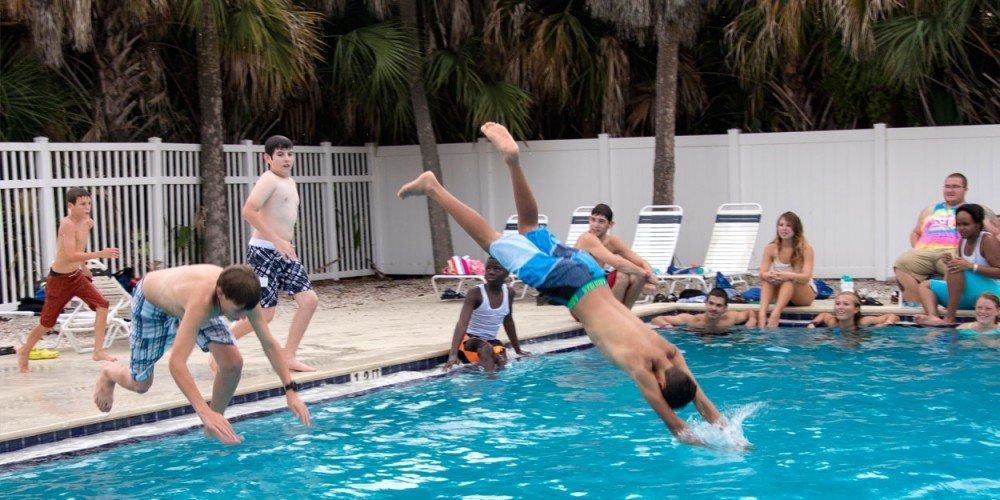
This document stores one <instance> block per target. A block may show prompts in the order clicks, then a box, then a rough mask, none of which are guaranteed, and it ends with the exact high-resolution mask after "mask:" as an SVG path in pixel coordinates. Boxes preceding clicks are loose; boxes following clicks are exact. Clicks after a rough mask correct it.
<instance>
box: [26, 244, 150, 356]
mask: <svg viewBox="0 0 1000 500" xmlns="http://www.w3.org/2000/svg"><path fill="white" fill-rule="evenodd" d="M87 267H88V268H89V269H90V270H91V272H92V273H93V275H94V278H93V281H94V287H96V288H97V290H98V291H99V292H101V295H103V296H104V298H105V299H107V301H108V321H107V327H106V329H105V335H104V347H105V348H107V347H109V346H111V344H112V343H113V342H114V341H115V340H116V339H118V338H123V337H124V338H128V335H129V321H130V320H131V319H132V307H131V303H132V296H131V295H129V293H128V292H126V291H125V289H124V288H122V286H121V284H120V283H118V280H116V279H115V277H114V276H112V275H111V273H110V272H108V268H107V266H105V265H104V263H102V262H101V261H99V260H93V259H92V260H88V261H87ZM69 307H71V310H70V312H68V313H63V314H60V315H59V318H58V319H56V325H55V327H54V328H53V331H56V332H58V333H59V336H58V337H56V340H55V344H54V346H53V348H54V349H58V348H59V345H60V344H62V341H63V340H66V341H67V342H69V344H70V346H71V347H72V348H73V350H74V351H76V352H77V353H85V352H91V351H93V350H94V348H93V347H86V346H84V344H83V343H82V342H81V341H80V339H78V338H77V336H76V334H77V333H87V332H92V331H94V322H95V321H96V319H97V313H96V312H94V311H92V310H91V309H90V308H89V307H87V304H85V303H84V302H83V301H82V300H79V299H74V300H73V301H72V302H70V306H69ZM26 333H27V332H23V331H22V332H18V338H19V339H20V341H21V343H22V344H23V343H24V342H25V340H27V335H26Z"/></svg>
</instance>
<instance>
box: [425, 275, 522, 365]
mask: <svg viewBox="0 0 1000 500" xmlns="http://www.w3.org/2000/svg"><path fill="white" fill-rule="evenodd" d="M509 274H510V273H509V272H507V270H506V269H504V267H503V266H502V265H500V262H498V261H497V260H496V259H494V258H492V257H490V258H489V260H487V261H486V284H485V285H479V286H478V287H476V288H473V289H472V290H470V291H469V294H468V295H466V296H465V303H464V304H462V312H461V313H460V314H459V315H458V323H456V324H455V335H454V336H453V337H452V339H451V351H450V352H449V353H448V361H447V362H446V363H445V365H444V369H445V371H447V370H449V369H451V367H452V366H455V365H456V364H458V362H459V360H460V359H461V360H462V361H465V362H467V363H476V362H478V363H479V365H480V366H482V367H483V369H484V370H486V373H492V372H493V371H495V370H498V369H500V368H503V366H504V365H505V364H506V363H507V351H506V349H504V346H503V342H500V340H498V339H497V334H498V333H499V332H500V325H503V329H504V331H505V332H507V338H508V339H510V345H511V347H513V348H514V352H516V353H518V354H520V355H521V356H525V355H527V354H528V353H527V352H525V351H522V350H521V344H520V343H519V342H518V341H517V331H516V329H515V328H514V315H513V311H512V309H511V305H512V297H511V293H510V287H508V286H507V285H506V284H505V281H506V280H507V276H508V275H509ZM463 358H464V359H463Z"/></svg>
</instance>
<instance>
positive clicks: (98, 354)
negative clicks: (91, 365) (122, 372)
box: [91, 349, 118, 363]
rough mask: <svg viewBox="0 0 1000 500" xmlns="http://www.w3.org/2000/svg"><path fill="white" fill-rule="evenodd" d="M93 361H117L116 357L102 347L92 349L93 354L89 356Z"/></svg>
mask: <svg viewBox="0 0 1000 500" xmlns="http://www.w3.org/2000/svg"><path fill="white" fill-rule="evenodd" d="M91 358H93V360H94V361H111V362H112V363H113V362H115V361H118V358H116V357H114V356H112V355H110V354H108V353H107V352H106V351H105V350H104V349H101V350H99V351H98V350H97V349H94V355H93V356H91Z"/></svg>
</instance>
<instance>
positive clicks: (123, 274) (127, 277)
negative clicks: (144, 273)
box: [112, 266, 135, 294]
mask: <svg viewBox="0 0 1000 500" xmlns="http://www.w3.org/2000/svg"><path fill="white" fill-rule="evenodd" d="M112 276H114V277H115V279H116V280H118V283H119V284H121V286H122V288H124V289H125V291H126V292H128V293H129V294H131V293H132V289H133V288H135V286H134V285H133V284H132V280H133V279H135V268H134V267H132V266H129V267H123V268H121V269H120V270H119V271H118V272H116V273H114V274H112Z"/></svg>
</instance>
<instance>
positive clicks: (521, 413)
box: [0, 328, 1000, 498]
mask: <svg viewBox="0 0 1000 500" xmlns="http://www.w3.org/2000/svg"><path fill="white" fill-rule="evenodd" d="M664 335H665V336H667V337H668V338H669V339H670V340H671V341H673V342H674V343H676V344H677V345H678V346H679V347H681V348H682V349H683V350H684V351H685V353H686V354H685V355H686V358H687V361H688V364H689V365H690V366H691V368H692V369H693V371H694V373H695V375H696V376H697V377H698V380H699V382H700V383H701V385H702V387H703V389H704V390H705V391H706V392H707V394H708V396H709V397H710V398H711V399H712V400H713V401H714V402H715V403H716V405H717V406H719V408H720V409H721V410H723V413H725V414H726V415H728V416H730V417H731V418H733V420H734V423H735V425H733V426H731V428H730V431H731V432H735V433H737V434H738V433H742V434H743V435H744V436H745V437H746V438H747V439H748V440H749V441H750V442H751V443H752V444H753V449H752V450H751V451H749V452H736V451H732V450H731V449H729V448H727V447H726V446H724V444H725V441H726V440H725V438H724V435H722V434H720V433H719V432H718V431H714V430H713V429H711V427H710V426H707V425H705V424H702V423H700V422H701V420H700V417H698V416H697V412H696V411H695V410H694V408H693V405H692V406H689V407H688V408H685V409H684V410H682V412H681V414H682V416H683V417H684V418H686V419H688V421H689V422H690V423H692V424H693V425H695V426H696V427H697V430H698V432H699V433H700V434H701V435H703V436H707V437H712V436H715V438H717V439H716V442H719V443H722V444H723V446H720V447H717V448H711V449H706V448H700V447H691V446H685V445H681V444H678V443H677V442H676V441H675V440H673V439H672V438H671V437H670V434H669V432H668V431H667V430H666V428H665V427H664V425H663V424H662V423H661V422H660V421H659V419H658V418H657V417H656V415H655V414H654V413H653V411H652V410H650V409H649V408H648V407H647V406H646V404H645V403H644V401H643V400H642V398H641V397H640V396H639V394H638V391H637V390H636V389H635V387H634V386H633V385H632V383H631V381H630V380H629V379H628V378H627V377H626V376H625V374H624V373H623V372H621V371H620V370H617V369H615V368H612V367H611V366H610V365H609V364H608V363H607V362H606V361H605V360H604V359H603V357H602V356H601V355H600V353H599V352H597V351H596V350H594V349H589V350H585V351H577V352H571V353H565V354H558V355H550V356H537V357H530V358H526V359H524V360H522V361H520V362H516V363H512V366H511V368H510V369H508V370H507V371H505V372H503V373H501V374H500V375H499V376H498V377H496V378H489V377H486V376H485V375H483V374H482V373H479V372H476V371H474V370H464V371H462V372H461V373H458V374H455V375H453V376H449V377H444V378H438V379H433V380H430V381H426V382H421V383H417V384H413V385H408V386H402V387H395V388H391V389H388V390H384V391H379V392H374V393H370V394H367V395H364V396H360V397H354V398H345V399H338V400H334V401H331V402H328V403H323V404H318V405H314V406H312V408H311V410H312V412H313V427H312V428H310V429H306V428H304V427H302V426H300V425H299V424H298V423H297V422H296V421H295V420H294V418H293V417H292V416H291V415H290V414H289V413H287V412H284V413H280V414H277V415H271V416H268V417H264V418H259V419H253V420H247V421H243V422H239V423H237V424H235V428H236V430H237V432H239V433H241V434H243V435H244V436H246V441H245V442H244V443H243V444H242V445H240V446H236V447H224V446H222V445H219V444H216V443H215V442H212V441H209V440H207V439H205V438H203V437H202V435H201V432H200V431H198V432H191V433H188V434H185V435H180V436H170V437H167V438H164V439H156V440H150V441H144V442H140V443H134V444H130V445H127V446H122V447H119V448H113V449H109V450H107V451H103V452H100V453H97V454H93V455H87V456H83V457H78V458H68V459H62V460H56V461H53V462H50V463H48V464H44V465H41V466H35V467H32V468H22V469H12V470H8V471H7V472H4V473H0V485H2V488H3V494H4V496H5V497H7V498H11V495H13V496H20V495H32V496H45V497H53V496H109V497H122V496H138V495H143V496H155V497H229V496H235V495H238V496H252V497H259V496H265V495H267V496H276V497H300V496H329V497H335V498H352V497H377V498H425V497H432V496H433V497H446V498H455V497H468V498H540V497H543V496H555V497H569V496H573V497H578V496H587V497H590V498H606V497H615V498H663V497H668V496H684V497H706V498H716V497H747V496H749V497H818V496H819V497H824V498H826V497H831V496H833V497H848V496H853V497H864V498H869V497H907V496H913V497H923V496H930V497H941V496H945V495H947V496H951V497H955V496H957V497H977V496H982V497H996V496H1000V460H998V458H1000V414H998V412H997V406H998V405H997V403H998V402H1000V382H998V377H997V373H998V367H1000V348H998V347H997V345H996V344H995V343H992V344H991V343H988V342H985V341H983V339H980V338H977V337H973V336H968V335H955V334H946V335H942V336H940V337H936V338H929V337H928V336H927V330H920V329H913V328H887V329H882V330H876V331H874V332H872V333H867V334H861V335H850V336H847V335H840V334H837V333H835V332H830V331H822V330H802V329H783V330H780V331H770V332H760V331H755V330H742V331H735V332H734V333H732V334H731V335H727V336H707V337H702V336H698V335H695V334H692V333H686V332H683V331H674V332H664ZM720 436H721V437H720Z"/></svg>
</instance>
